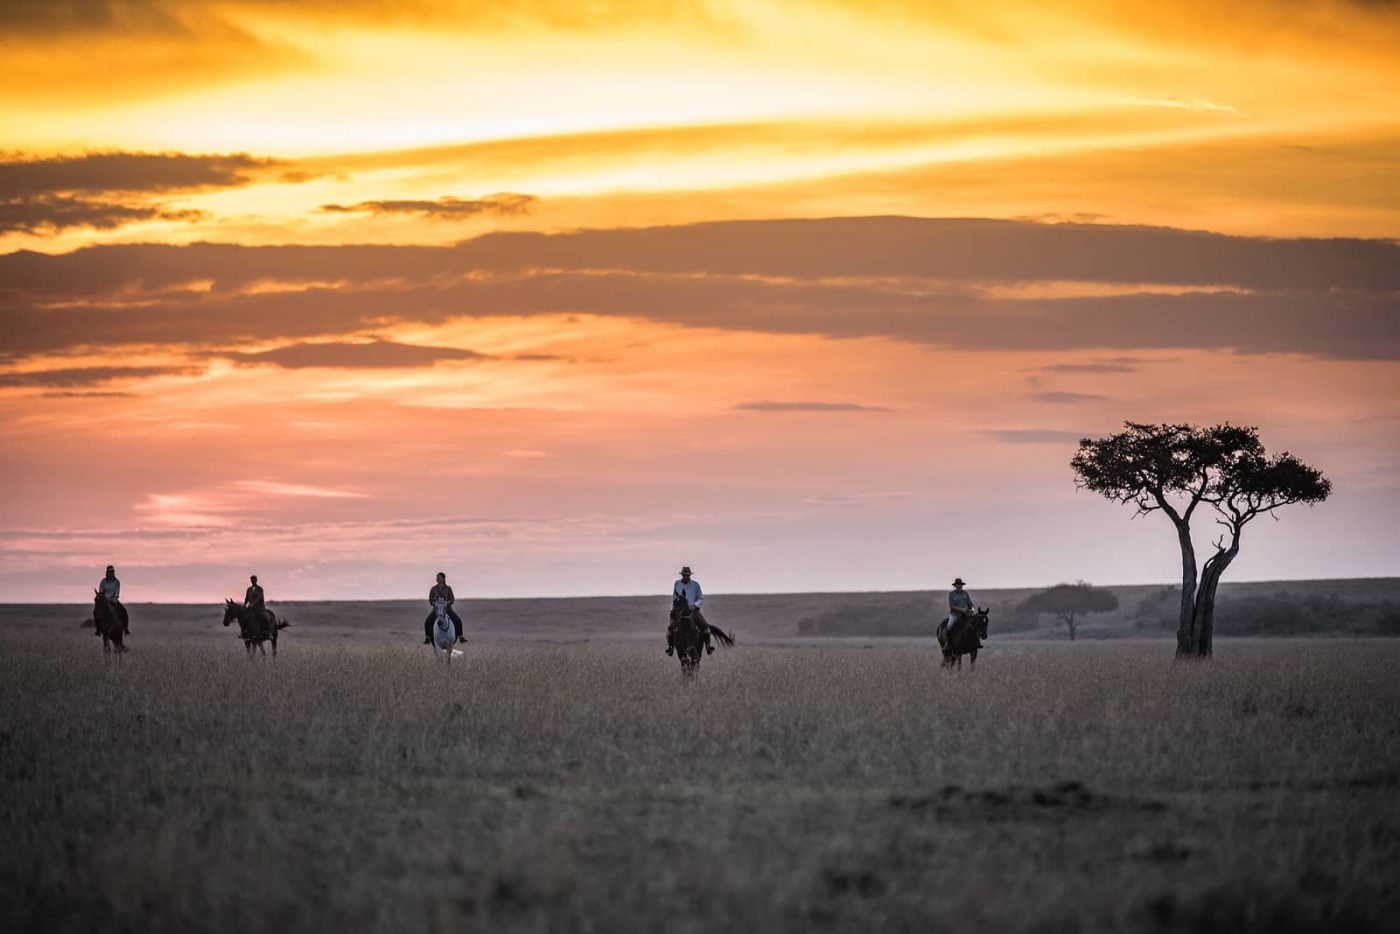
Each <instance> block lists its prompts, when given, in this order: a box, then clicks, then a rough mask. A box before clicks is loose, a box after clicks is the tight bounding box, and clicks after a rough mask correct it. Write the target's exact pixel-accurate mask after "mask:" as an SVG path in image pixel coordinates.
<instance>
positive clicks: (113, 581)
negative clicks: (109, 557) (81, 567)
mask: <svg viewBox="0 0 1400 934" xmlns="http://www.w3.org/2000/svg"><path fill="white" fill-rule="evenodd" d="M97 592H98V593H100V594H102V596H104V597H106V598H107V600H108V602H110V603H111V604H112V606H114V607H116V609H117V615H118V616H120V617H121V620H122V630H123V631H124V632H125V633H126V635H128V636H129V635H131V620H130V618H129V617H128V616H127V615H126V607H124V606H122V582H121V581H119V580H117V569H116V568H114V567H112V565H110V564H109V565H107V576H105V577H103V578H102V580H100V581H98V582H97ZM95 635H99V636H100V635H102V632H101V630H98V631H97V632H96V633H95Z"/></svg>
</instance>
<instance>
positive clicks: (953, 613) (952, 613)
mask: <svg viewBox="0 0 1400 934" xmlns="http://www.w3.org/2000/svg"><path fill="white" fill-rule="evenodd" d="M966 583H967V582H966V581H964V580H963V579H962V578H961V577H958V578H955V579H954V580H953V590H952V592H951V593H949V594H948V638H949V639H950V640H951V639H952V638H953V635H954V633H956V632H957V631H958V626H959V625H960V624H962V623H963V622H964V620H965V619H967V618H971V616H972V614H973V612H974V611H975V607H974V606H973V603H972V595H971V594H969V593H968V592H967V591H966V590H963V587H964V586H965V585H966ZM977 647H978V648H979V649H980V648H981V647H982V643H981V642H980V641H979V642H978V644H977Z"/></svg>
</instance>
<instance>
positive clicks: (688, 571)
mask: <svg viewBox="0 0 1400 934" xmlns="http://www.w3.org/2000/svg"><path fill="white" fill-rule="evenodd" d="M681 573H682V574H694V573H695V572H694V571H692V570H691V569H690V565H688V564H687V565H686V566H685V567H683V568H681Z"/></svg>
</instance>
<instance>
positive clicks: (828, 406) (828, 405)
mask: <svg viewBox="0 0 1400 934" xmlns="http://www.w3.org/2000/svg"><path fill="white" fill-rule="evenodd" d="M734 408H736V409H738V410H739V411H742V412H888V411H890V408H889V407H888V406H884V405H862V404H860V403H856V402H769V401H760V402H740V403H739V404H738V405H736V406H734Z"/></svg>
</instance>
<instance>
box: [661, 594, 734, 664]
mask: <svg viewBox="0 0 1400 934" xmlns="http://www.w3.org/2000/svg"><path fill="white" fill-rule="evenodd" d="M673 612H674V614H675V619H676V635H675V640H676V641H675V644H676V657H677V658H679V659H680V660H681V671H682V672H684V673H685V674H686V675H693V674H695V669H697V668H699V667H700V657H701V656H702V655H703V654H704V651H705V635H704V633H702V632H701V631H700V624H699V623H697V622H696V621H695V607H693V606H689V605H688V604H686V603H685V602H684V601H682V600H678V601H676V608H675V610H674V611H673ZM709 627H710V634H711V635H712V636H714V638H715V641H717V642H718V643H719V644H720V645H722V646H724V647H725V648H729V647H730V646H732V645H733V644H734V637H733V636H731V635H730V634H729V633H727V632H725V631H724V630H723V629H720V628H719V627H718V626H716V625H715V624H714V623H710V624H709Z"/></svg>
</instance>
